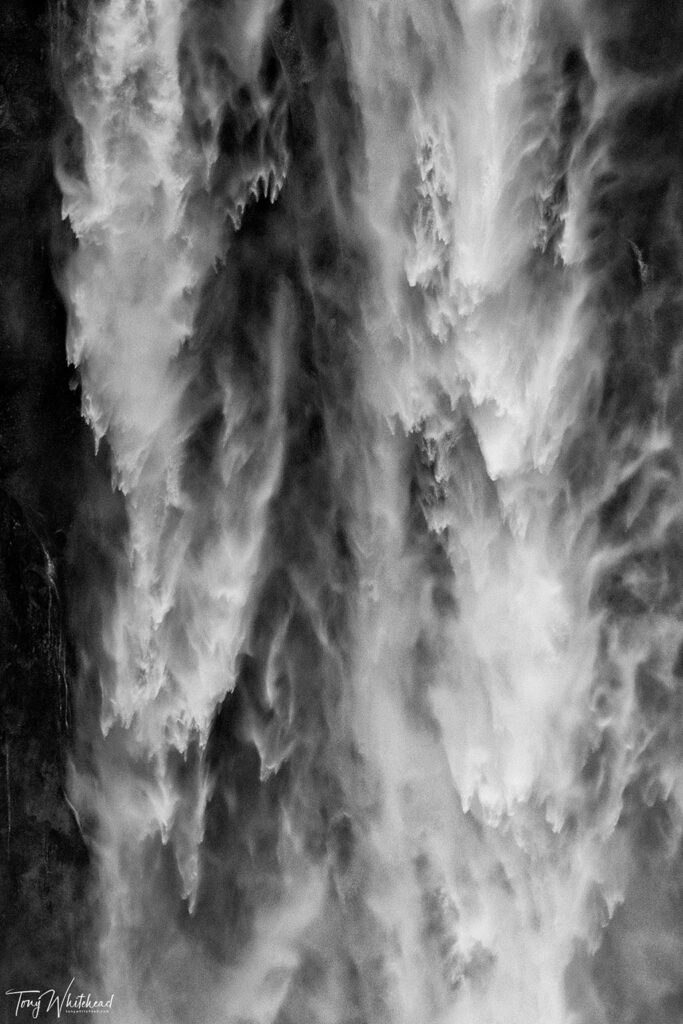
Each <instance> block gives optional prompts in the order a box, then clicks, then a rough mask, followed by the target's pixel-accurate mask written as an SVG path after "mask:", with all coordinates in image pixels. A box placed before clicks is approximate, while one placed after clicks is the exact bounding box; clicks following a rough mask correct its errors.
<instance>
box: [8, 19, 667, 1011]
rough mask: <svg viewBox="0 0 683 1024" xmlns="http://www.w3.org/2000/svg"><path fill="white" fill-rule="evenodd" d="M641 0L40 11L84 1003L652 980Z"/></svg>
mask: <svg viewBox="0 0 683 1024" xmlns="http://www.w3.org/2000/svg"><path fill="white" fill-rule="evenodd" d="M664 6H666V5H664ZM641 7H642V5H641ZM641 7H639V6H638V5H637V4H636V3H635V2H629V3H627V4H626V5H623V8H620V10H619V11H611V10H610V9H609V5H607V4H600V3H590V4H589V3H582V2H578V0H557V2H555V0H502V2H499V0H433V2H430V3H414V2H411V0H390V2H389V0H347V2H345V3H342V2H336V3H335V2H331V0H318V2H317V3H311V2H309V0H291V2H289V0H288V2H285V3H283V4H278V3H277V2H275V0H254V2H247V0H220V2H218V0H216V2H214V0H90V2H89V3H87V4H84V5H83V9H82V10H79V11H78V12H77V14H73V15H72V18H73V23H72V24H71V25H70V31H69V32H68V33H67V36H68V39H69V42H68V43H62V44H60V45H61V51H60V58H59V62H60V63H59V66H60V75H61V76H62V80H63V82H64V91H65V95H66V107H67V108H68V109H67V110H66V111H65V113H64V125H65V126H64V128H63V131H62V133H61V137H60V140H59V142H58V144H57V145H56V147H55V151H56V154H57V157H56V175H57V180H58V183H59V186H60V189H61V193H62V213H63V217H64V218H65V220H66V221H67V222H68V224H69V225H70V228H71V231H72V232H73V236H74V237H73V247H72V251H71V253H70V255H69V258H68V260H67V261H66V264H65V266H64V267H63V269H62V270H61V271H60V286H61V288H62V291H63V294H64V297H65V301H66V304H67V308H68V337H67V357H68V360H69V362H70V363H71V364H72V365H73V366H74V367H76V368H77V371H78V381H79V386H80V390H81V399H82V414H83V417H84V418H85V420H86V421H87V423H88V424H89V425H90V428H91V430H92V435H93V440H94V445H95V446H96V447H98V448H99V449H100V458H101V459H102V460H104V462H105V463H106V465H107V467H108V471H109V472H110V475H111V487H110V493H109V494H108V495H105V496H103V495H102V494H99V495H95V494H94V493H92V494H89V493H88V492H87V491H86V492H85V493H84V494H83V497H82V501H83V503H84V506H85V507H86V508H89V509H90V510H91V514H90V516H89V519H88V526H87V529H86V527H85V526H81V528H80V529H81V535H80V540H79V536H78V535H77V536H76V538H75V540H74V542H73V543H74V549H75V552H76V554H75V556H74V557H75V558H76V560H78V558H79V550H82V551H83V552H85V551H86V550H96V551H98V552H99V556H98V558H96V559H94V560H93V564H92V565H90V566H89V567H87V568H85V569H83V571H82V572H81V574H80V576H79V582H78V586H77V590H78V594H74V595H73V597H72V603H73V607H74V608H75V609H77V612H76V613H75V614H74V616H73V618H74V626H73V633H74V638H75V639H74V642H75V645H76V648H77V651H78V655H79V681H78V685H77V697H76V698H75V700H76V709H75V716H74V722H75V726H74V728H75V738H74V743H73V750H72V755H71V762H70V773H69V794H68V798H69V800H70V802H71V804H72V805H73V807H74V808H75V811H76V812H77V814H78V819H79V823H81V825H82V828H83V832H84V835H85V836H86V839H87V842H88V845H89V848H90V851H91V860H92V869H91V883H90V891H89V896H88V899H89V900H90V901H91V906H92V915H93V918H94V920H95V925H96V932H97V935H98V946H97V951H96V964H97V967H96V975H97V976H96V978H95V979H94V982H97V983H98V984H100V985H101V987H102V988H103V990H106V991H107V992H110V991H111V992H113V993H115V996H114V1002H113V1009H112V1013H113V1014H114V1015H116V1014H118V1015H119V1017H118V1019H120V1020H121V1022H122V1024H176V1022H177V1024H189V1022H190V1021H192V1022H196V1024H213V1022H217V1021H219V1020H220V1021H222V1022H230V1024H247V1022H248V1024H304V1022H311V1024H351V1022H353V1024H459V1022H467V1024H579V1022H580V1024H611V1022H615V1024H616V1022H619V1024H630V1022H632V1024H636V1022H638V1024H642V1022H650V1021H652V1022H653V1024H654V1022H655V1021H656V1022H657V1024H660V1022H661V1024H665V1022H669V1021H670V1022H672V1024H673V1022H674V1021H676V1020H678V1019H679V1016H680V1011H681V1008H682V1006H683V1004H682V1003H681V992H682V991H683V987H682V986H683V966H681V965H682V964H683V957H682V956H681V954H682V953H683V931H682V930H681V923H680V913H679V911H680V892H681V884H680V882H681V874H680V849H681V839H682V837H683V814H682V807H683V771H682V765H683V761H682V758H681V737H682V736H683V731H682V727H681V724H680V722H681V716H680V711H681V699H682V695H683V684H682V679H683V668H682V658H681V653H680V652H681V651H683V626H682V621H681V620H682V612H681V609H682V607H683V606H682V604H681V600H682V599H681V594H682V593H683V590H682V589H681V587H682V584H683V577H681V571H680V565H681V564H683V562H682V561H681V551H682V550H683V540H682V538H683V534H682V533H681V528H680V524H681V509H682V507H683V506H682V504H681V485H680V465H679V451H680V440H681V438H680V436H679V435H680V417H679V415H678V412H677V402H678V401H679V399H680V388H679V383H678V379H679V372H680V371H679V364H680V355H679V337H680V336H681V308H682V307H681V303H680V299H679V293H680V285H679V267H680V262H681V261H680V254H681V252H683V244H682V239H683V234H682V231H681V209H680V184H679V183H680V180H681V178H680V175H681V170H682V168H681V157H680V144H679V142H678V141H677V131H678V128H677V127H676V125H677V123H678V122H677V117H678V113H679V110H680V97H681V93H680V80H681V69H682V68H683V62H682V61H681V58H680V56H679V52H680V47H679V46H678V44H679V43H680V42H682V41H683V24H680V19H679V18H678V16H677V15H676V13H675V12H674V11H673V9H671V10H670V9H669V7H668V6H667V7H666V11H664V7H663V8H662V11H661V12H660V13H659V14H658V15H657V17H655V16H654V14H653V15H652V16H651V15H650V14H648V13H647V12H645V13H643V10H644V9H643V10H641ZM650 17H652V21H651V23H650V22H649V21H648V19H649V18H650ZM61 18H62V21H63V20H64V19H65V18H66V15H65V14H64V12H62V14H61ZM61 31H62V30H60V32H61ZM60 39H61V35H60ZM675 40H678V43H676V44H675V45H674V41H675ZM677 47H678V48H677ZM113 523H116V528H113V527H112V524H113ZM86 534H87V536H86ZM79 544H80V545H81V547H80V549H79ZM8 841H9V839H8Z"/></svg>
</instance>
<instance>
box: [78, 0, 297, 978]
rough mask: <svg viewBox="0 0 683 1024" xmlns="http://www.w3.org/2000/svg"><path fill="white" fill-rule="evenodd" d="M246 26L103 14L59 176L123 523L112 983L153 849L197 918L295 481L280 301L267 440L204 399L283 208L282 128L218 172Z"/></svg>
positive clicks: (270, 362)
mask: <svg viewBox="0 0 683 1024" xmlns="http://www.w3.org/2000/svg"><path fill="white" fill-rule="evenodd" d="M238 6H239V5H238ZM241 13H242V17H241V18H240V17H237V16H229V15H228V14H225V15H224V16H223V17H221V16H220V15H217V14H216V12H215V11H214V12H213V13H212V10H211V9H210V8H207V9H206V10H203V9H202V7H201V5H189V4H185V3H184V2H183V0H153V2H151V3H140V4H137V3H130V2H128V0H109V2H105V3H104V4H93V5H92V6H91V7H90V9H89V11H88V13H87V17H86V20H85V24H84V26H83V49H84V51H85V53H86V59H85V61H84V62H83V65H82V68H81V71H80V73H77V74H73V73H72V74H71V76H70V86H69V95H70V101H71V105H72V112H73V115H74V117H75V119H76V121H77V122H78V124H79V125H80V128H81V134H82V140H83V156H82V168H81V173H79V174H74V173H71V172H70V171H69V170H68V168H67V167H66V165H64V164H63V165H61V166H60V167H58V179H59V183H60V186H61V188H62V192H63V197H64V198H63V213H64V216H65V217H66V218H68V219H69V222H70V224H71V227H72V229H73V231H74V233H75V236H76V239H77V247H76V249H75V252H74V254H73V256H72V258H71V259H70V261H69V263H68V266H67V268H66V271H65V275H64V282H63V286H64V290H65V293H66V296H67V301H68V305H69V328H68V358H69V360H70V361H71V362H72V363H73V364H74V365H76V366H77V367H78V368H79V370H80V377H81V384H82V395H83V414H84V416H85V417H86V419H87V420H88V422H89V423H90V424H91V426H92V430H93V433H94V435H95V439H96V443H99V442H100V441H101V440H102V439H103V438H106V442H107V444H108V447H109V450H110V453H111V464H112V472H113V484H114V486H115V487H116V488H118V489H119V490H120V492H121V493H122V494H123V495H124V498H125V507H126V513H127V520H128V535H127V538H126V552H125V560H124V562H123V567H122V572H121V573H120V576H119V578H118V579H117V580H116V595H115V600H114V603H113V610H112V614H111V616H110V618H109V620H108V621H107V622H106V623H105V624H104V636H103V637H102V638H101V644H102V649H103V657H102V658H101V659H100V662H101V663H100V665H99V673H100V686H101V727H102V738H101V740H100V741H99V742H97V741H96V742H95V766H94V773H93V774H94V777H92V776H91V775H90V773H89V772H88V771H86V770H85V769H84V768H81V769H78V768H75V769H74V772H73V778H72V796H73V799H74V802H75V804H76V805H77V806H78V807H79V808H80V810H81V812H83V811H85V810H87V811H88V812H89V814H90V815H94V818H95V820H96V822H97V826H96V834H95V838H94V843H95V849H96V850H97V852H98V862H99V871H100V878H99V888H100V890H101V893H102V894H103V897H104V901H105V914H104V920H105V922H107V923H106V924H105V926H104V928H103V938H102V960H103V973H104V976H105V977H106V978H108V979H109V980H110V981H111V980H112V979H116V980H117V982H118V983H120V982H121V980H122V979H124V978H125V977H127V976H128V974H129V972H130V956H131V953H130V949H129V948H128V947H127V943H128V942H129V940H130V936H131V935H132V934H133V933H134V930H135V928H136V927H141V926H142V916H143V915H144V913H145V911H144V908H143V901H142V900H141V896H142V892H143V889H142V887H143V884H144V883H143V875H144V870H145V869H144V865H143V861H144V857H145V851H146V850H147V852H148V848H149V843H150V842H154V841H155V840H156V839H157V838H160V839H161V841H162V842H163V843H167V842H169V840H170V843H171V846H172V848H173V850H174V853H175V860H176V864H177V871H178V873H179V877H180V880H181V883H180V888H181V891H182V895H183V897H184V898H186V899H187V901H188V905H189V908H190V910H191V908H192V905H193V901H194V898H195V893H196V887H197V881H198V878H197V873H198V854H197V848H198V844H199V843H200V841H201V838H202V832H203V815H204V807H205V803H206V799H207V796H208V792H209V783H208V781H207V778H206V775H205V772H204V770H203V767H202V758H201V751H202V750H203V748H204V746H205V743H206V740H207V735H208V730H209V726H210V722H211V719H212V716H213V714H214V712H215V709H216V707H217V705H218V703H219V702H220V701H221V700H222V698H223V697H224V696H225V694H226V692H227V691H228V690H230V688H231V687H232V685H233V682H234V672H235V657H236V655H237V652H238V650H239V646H240V643H241V640H242V638H243V632H244V628H245V626H244V622H245V618H244V616H245V608H246V607H247V605H248V602H249V596H250V585H251V581H252V579H253V576H254V574H255V572H256V569H257V566H258V561H259V552H260V546H261V541H262V535H263V530H264V523H265V515H266V509H267V506H268V502H269V499H270V497H271V495H272V493H273V490H274V488H275V487H276V485H277V481H278V478H279V473H280V467H281V455H282V390H283V386H284V378H285V374H286V368H285V357H284V347H285V345H286V336H287V314H286V303H285V304H284V305H283V303H280V305H279V307H278V305H277V303H276V304H275V305H276V311H275V313H274V315H273V318H272V323H271V326H270V330H269V332H268V337H267V338H265V339H264V346H263V347H264V351H265V352H266V356H265V358H264V375H265V380H266V382H267V383H266V384H265V388H264V390H265V398H264V399H263V400H262V402H261V403H260V407H259V409H258V410H257V413H258V424H257V427H256V428H254V424H253V423H251V422H250V417H252V418H256V416H255V414H254V411H253V410H250V406H249V400H250V399H249V395H248V394H247V393H246V390H245V388H244V387H243V386H241V385H240V382H239V381H235V380H234V379H232V377H231V374H230V367H229V364H228V361H227V360H225V359H223V360H222V361H221V360H220V358H215V359H214V364H213V365H214V369H213V379H212V382H211V386H208V385H207V384H206V382H204V384H202V379H203V378H202V373H204V378H205V377H206V362H207V356H206V348H207V345H209V343H210V340H211V339H209V341H206V339H204V341H202V336H201V331H197V329H196V327H197V325H196V323H195V320H196V314H197V309H198V307H199V302H200V298H201V292H202V286H203V284H204V282H205V280H206V279H207V275H208V276H209V277H210V276H211V275H212V274H215V273H217V272H219V270H220V265H219V264H217V262H216V261H217V260H218V259H219V258H222V257H223V254H224V251H225V249H226V246H227V245H228V243H229V235H230V230H231V224H234V223H239V218H240V215H241V212H242V211H243V209H244V206H245V205H246V203H247V202H248V200H249V197H250V196H252V195H256V194H257V193H258V191H259V188H260V182H262V181H265V182H266V184H267V187H269V188H271V189H272V190H273V196H272V197H274V195H275V194H276V192H277V189H278V188H279V187H281V185H282V181H283V180H284V175H285V173H286V153H285V152H284V150H283V149H282V146H283V144H284V138H283V136H282V133H281V132H279V134H278V131H275V132H274V133H271V135H273V134H274V136H275V137H274V139H272V140H271V141H272V142H273V146H272V154H271V158H270V163H269V165H264V162H263V161H259V160H258V158H257V156H253V157H252V160H251V162H242V164H240V165H239V166H237V167H234V166H231V167H230V168H229V169H228V170H227V171H226V168H225V167H224V166H222V165H221V158H220V147H219V138H218V136H219V128H220V124H221V120H222V118H223V116H224V113H225V109H226V107H227V108H229V107H230V103H231V101H232V100H233V98H234V93H236V92H237V91H238V89H239V88H240V86H242V87H244V86H245V85H246V86H247V87H250V86H252V87H254V92H255V93H256V94H257V96H258V88H257V87H256V84H255V83H256V76H257V73H258V69H259V65H260V57H261V53H260V51H261V46H262V38H263V33H264V30H265V25H266V22H267V19H268V17H269V13H270V7H269V5H268V4H254V5H251V7H250V10H249V12H246V11H242V12H241ZM238 14H239V12H238ZM247 14H248V16H247ZM212 17H213V18H214V20H215V23H212V25H211V28H212V35H211V41H212V43H211V45H212V46H213V48H214V52H219V53H220V52H221V50H223V51H224V55H225V58H226V59H225V60H224V61H223V64H222V67H223V68H224V69H225V67H226V66H227V69H228V70H227V71H225V70H224V72H223V74H222V75H220V74H218V73H217V72H215V66H216V62H215V61H214V63H213V67H212V65H211V64H210V63H209V62H206V68H205V69H204V70H202V69H200V72H201V73H198V72H197V67H196V62H195V65H194V66H193V63H192V55H193V53H195V52H196V49H197V47H198V46H199V45H200V44H199V42H198V40H201V39H202V38H205V35H206V33H203V32H202V18H205V19H208V20H211V18H212ZM183 55H184V63H183V65H182V67H181V64H180V60H181V57H182V56H183ZM238 58H239V59H238ZM68 70H69V69H67V75H68ZM259 118H260V121H261V122H262V125H264V126H265V127H262V135H263V137H264V138H265V137H266V136H268V128H269V126H270V125H271V123H272V121H273V110H272V103H271V102H270V100H269V98H268V97H265V96H261V98H260V100H259V101H258V102H257V104H256V110H255V113H254V115H253V119H254V120H255V121H257V122H259ZM278 147H279V148H278ZM272 197H271V198H272ZM227 258H229V256H228V257H227ZM207 418H209V419H212V422H214V423H215V422H216V421H217V422H218V424H219V426H218V429H217V438H218V440H217V444H216V453H215V456H214V457H213V460H212V464H211V465H210V467H209V469H208V470H207V473H206V479H204V480H202V481H201V482H200V483H199V484H198V485H195V484H193V482H192V481H191V480H190V479H189V478H188V475H187V469H186V452H187V447H188V444H189V443H191V442H192V440H193V438H194V437H195V435H196V434H197V431H198V430H200V429H201V427H202V424H203V423H204V422H205V421H206V420H207ZM248 428H251V429H248ZM198 487H199V488H200V489H201V495H200V499H201V500H200V499H199V498H197V494H196V493H195V492H196V491H197V488H198ZM183 763H184V767H182V766H183ZM179 779H182V780H183V781H182V784H181V782H179Z"/></svg>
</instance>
